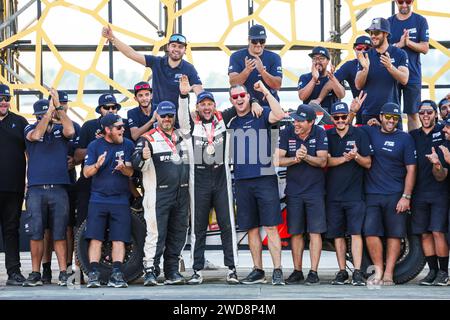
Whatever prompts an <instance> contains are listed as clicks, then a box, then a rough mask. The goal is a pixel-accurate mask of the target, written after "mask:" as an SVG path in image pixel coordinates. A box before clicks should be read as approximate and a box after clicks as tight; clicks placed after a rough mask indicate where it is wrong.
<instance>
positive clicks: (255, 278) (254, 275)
mask: <svg viewBox="0 0 450 320" xmlns="http://www.w3.org/2000/svg"><path fill="white" fill-rule="evenodd" d="M266 282H267V281H266V274H265V272H264V270H261V269H257V268H254V269H253V270H252V272H250V273H249V275H248V276H247V277H246V278H245V279H243V280H242V281H241V283H243V284H256V283H266Z"/></svg>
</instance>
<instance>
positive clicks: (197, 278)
mask: <svg viewBox="0 0 450 320" xmlns="http://www.w3.org/2000/svg"><path fill="white" fill-rule="evenodd" d="M202 283H203V275H202V272H201V271H196V270H194V273H193V274H192V276H191V278H190V279H189V280H188V282H187V284H202Z"/></svg>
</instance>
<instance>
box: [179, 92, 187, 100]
mask: <svg viewBox="0 0 450 320" xmlns="http://www.w3.org/2000/svg"><path fill="white" fill-rule="evenodd" d="M180 98H181V99H186V98H189V93H188V94H181V92H180Z"/></svg>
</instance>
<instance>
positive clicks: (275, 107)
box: [228, 81, 284, 285]
mask: <svg viewBox="0 0 450 320" xmlns="http://www.w3.org/2000/svg"><path fill="white" fill-rule="evenodd" d="M253 89H254V90H256V91H259V92H261V94H262V95H263V96H264V97H265V99H266V100H267V101H268V102H269V105H270V109H269V108H264V110H263V114H262V116H261V117H259V118H258V117H256V116H254V115H253V114H252V111H251V106H250V94H249V93H248V92H247V90H246V88H245V86H242V85H235V86H232V87H231V88H230V102H231V104H232V105H233V106H234V107H235V109H236V113H237V116H236V117H235V118H234V119H232V120H231V121H230V123H229V125H228V127H229V128H230V129H231V130H233V131H232V133H233V137H232V139H233V143H234V148H233V168H234V180H235V188H236V193H235V196H236V204H237V222H238V225H239V228H240V229H243V230H248V238H249V246H250V250H251V251H252V259H253V265H254V269H253V271H252V272H250V274H249V275H248V276H247V277H246V278H245V279H243V280H242V281H241V282H242V283H244V284H254V283H263V282H265V281H266V280H265V272H264V270H263V269H262V243H261V235H260V233H259V228H260V227H264V229H265V231H266V232H267V235H268V238H269V251H270V255H271V256H272V261H273V265H274V271H273V274H272V284H274V285H282V284H284V279H283V272H282V270H281V240H280V236H279V234H278V230H277V225H278V224H280V223H281V214H280V199H279V197H278V182H277V177H276V175H275V168H274V166H273V164H272V141H271V140H272V135H271V132H270V130H269V128H270V127H271V126H272V125H273V124H275V123H277V122H278V121H280V120H281V119H283V118H284V111H283V109H282V108H281V106H280V103H279V102H278V101H277V99H275V97H274V96H273V95H272V94H271V93H270V91H269V89H268V88H266V87H265V86H264V84H263V83H262V81H258V82H257V83H255V85H254V86H253Z"/></svg>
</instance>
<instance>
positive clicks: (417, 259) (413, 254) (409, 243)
mask: <svg viewBox="0 0 450 320" xmlns="http://www.w3.org/2000/svg"><path fill="white" fill-rule="evenodd" d="M383 252H386V250H384V251H383ZM370 265H372V260H371V259H370V256H369V253H368V252H367V248H364V252H363V259H362V263H361V270H362V271H364V272H366V270H367V268H368V267H369V266H370ZM424 267H425V257H424V255H423V251H422V243H421V239H420V237H419V236H416V235H410V236H408V237H407V238H404V239H402V249H401V253H400V258H399V259H398V260H397V263H396V265H395V270H394V282H395V283H396V284H402V283H406V282H408V281H411V280H412V279H414V278H415V277H417V275H418V274H419V273H420V272H421V271H422V270H423V268H424Z"/></svg>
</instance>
